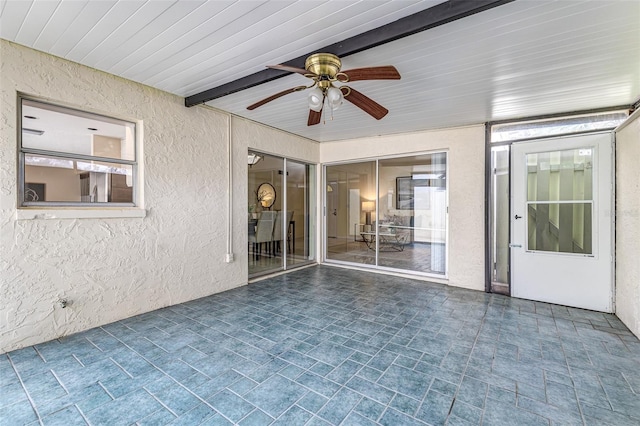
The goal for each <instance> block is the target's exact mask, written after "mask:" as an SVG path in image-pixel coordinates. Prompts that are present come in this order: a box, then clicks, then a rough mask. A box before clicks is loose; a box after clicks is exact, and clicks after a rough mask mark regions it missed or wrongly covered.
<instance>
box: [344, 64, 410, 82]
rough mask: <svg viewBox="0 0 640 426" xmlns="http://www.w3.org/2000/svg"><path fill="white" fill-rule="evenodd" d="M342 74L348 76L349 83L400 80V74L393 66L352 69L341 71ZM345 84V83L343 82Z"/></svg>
mask: <svg viewBox="0 0 640 426" xmlns="http://www.w3.org/2000/svg"><path fill="white" fill-rule="evenodd" d="M342 74H346V75H347V76H349V80H347V81H349V82H351V81H360V80H400V73H399V72H398V70H397V69H396V67H394V66H393V65H384V66H381V67H368V68H354V69H351V70H347V71H342ZM345 83H346V81H345Z"/></svg>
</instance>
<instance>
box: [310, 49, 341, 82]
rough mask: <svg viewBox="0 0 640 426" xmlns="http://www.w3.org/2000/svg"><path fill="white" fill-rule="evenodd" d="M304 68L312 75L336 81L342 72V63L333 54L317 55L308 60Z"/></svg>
mask: <svg viewBox="0 0 640 426" xmlns="http://www.w3.org/2000/svg"><path fill="white" fill-rule="evenodd" d="M304 67H305V69H306V70H307V71H309V72H310V73H313V74H316V75H319V76H327V77H329V79H330V80H335V78H336V74H338V73H339V72H340V67H342V62H341V61H340V58H338V57H337V56H336V55H334V54H332V53H316V54H313V55H311V56H309V57H308V58H307V60H306V61H305V63H304Z"/></svg>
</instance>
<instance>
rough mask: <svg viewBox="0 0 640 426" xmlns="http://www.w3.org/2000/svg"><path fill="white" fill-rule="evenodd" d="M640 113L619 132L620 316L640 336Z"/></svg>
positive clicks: (617, 220)
mask: <svg viewBox="0 0 640 426" xmlns="http://www.w3.org/2000/svg"><path fill="white" fill-rule="evenodd" d="M638 160H640V115H636V117H635V119H633V121H631V122H630V123H629V124H628V125H626V126H625V127H624V128H622V129H621V130H620V131H619V132H616V315H617V316H618V318H620V319H621V320H622V322H624V323H625V324H626V326H627V327H629V329H630V330H631V331H632V332H633V333H634V334H635V335H636V336H638V337H640V168H638Z"/></svg>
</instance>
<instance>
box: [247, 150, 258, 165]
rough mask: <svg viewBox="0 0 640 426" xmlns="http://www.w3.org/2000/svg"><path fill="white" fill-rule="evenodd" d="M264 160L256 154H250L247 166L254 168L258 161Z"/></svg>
mask: <svg viewBox="0 0 640 426" xmlns="http://www.w3.org/2000/svg"><path fill="white" fill-rule="evenodd" d="M260 160H262V157H261V156H260V155H258V154H256V153H254V152H251V153H249V155H248V157H247V164H248V165H250V166H253V165H254V164H256V163H257V162H258V161H260Z"/></svg>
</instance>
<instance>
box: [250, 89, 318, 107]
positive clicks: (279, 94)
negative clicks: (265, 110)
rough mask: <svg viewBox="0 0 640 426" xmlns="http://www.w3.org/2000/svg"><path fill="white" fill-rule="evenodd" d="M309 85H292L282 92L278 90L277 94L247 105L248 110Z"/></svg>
mask: <svg viewBox="0 0 640 426" xmlns="http://www.w3.org/2000/svg"><path fill="white" fill-rule="evenodd" d="M306 88H307V86H297V87H292V88H291V89H287V90H283V91H282V92H278V93H276V94H275V95H271V96H269V97H268V98H264V99H262V100H261V101H258V102H256V103H255V104H251V105H249V106H248V107H247V109H248V110H250V111H251V110H254V109H256V108H258V107H260V106H262V105H264V104H266V103H267V102H271V101H273V100H274V99H278V98H280V97H282V96H284V95H288V94H289V93H293V92H299V91H301V90H304V89H306Z"/></svg>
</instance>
